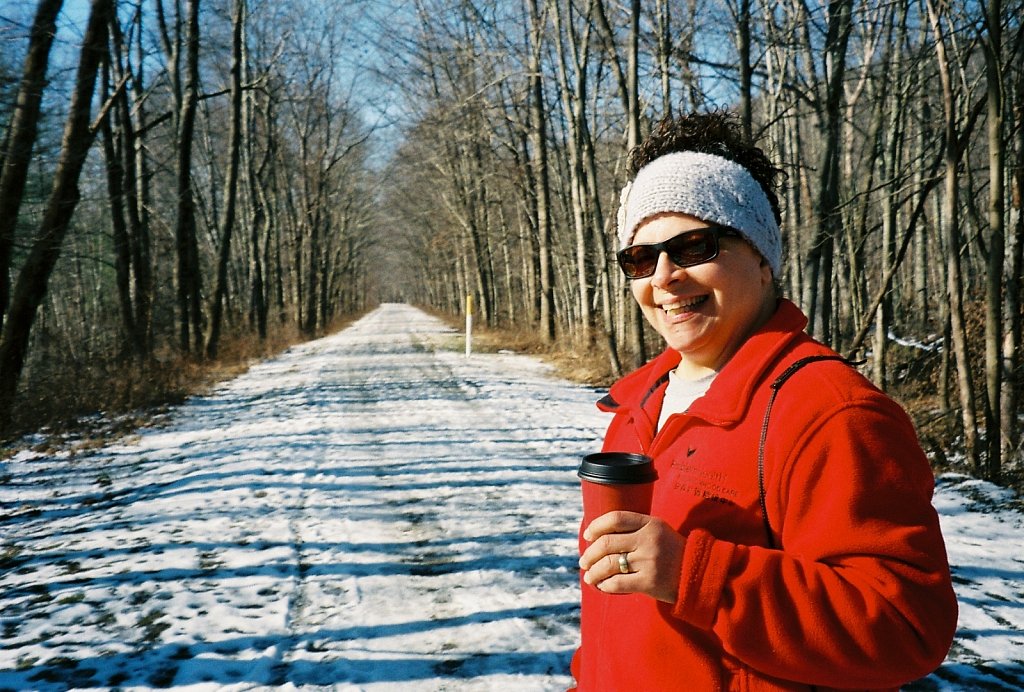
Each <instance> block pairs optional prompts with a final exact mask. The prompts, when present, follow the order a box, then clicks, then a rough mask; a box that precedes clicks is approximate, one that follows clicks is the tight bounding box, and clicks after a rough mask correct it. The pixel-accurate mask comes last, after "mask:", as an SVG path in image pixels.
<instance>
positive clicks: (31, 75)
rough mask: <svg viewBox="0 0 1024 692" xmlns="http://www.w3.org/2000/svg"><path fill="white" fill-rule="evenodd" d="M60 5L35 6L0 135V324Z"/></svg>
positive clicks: (58, 1)
mask: <svg viewBox="0 0 1024 692" xmlns="http://www.w3.org/2000/svg"><path fill="white" fill-rule="evenodd" d="M63 5H64V2H63V0H40V3H39V6H38V7H37V8H36V16H35V21H33V22H32V31H31V33H30V34H29V47H28V55H27V56H26V58H25V67H24V70H23V72H22V77H21V84H20V86H19V88H18V96H17V101H16V103H15V106H14V116H13V117H12V119H11V124H10V126H9V127H8V129H7V132H6V133H5V137H4V155H3V159H2V163H3V166H2V168H0V326H2V325H3V323H4V316H5V315H6V312H7V307H8V304H9V302H10V280H11V279H10V273H11V248H12V246H13V244H14V229H15V227H16V226H17V223H18V210H19V209H20V208H21V202H22V199H23V197H24V194H25V183H26V181H27V180H28V168H29V164H30V163H31V161H32V148H33V147H34V146H35V142H36V135H37V132H38V128H39V111H40V108H41V106H42V102H43V92H44V91H45V89H44V87H45V86H46V68H47V66H48V65H49V62H50V48H51V47H52V46H53V38H54V36H55V35H56V33H57V31H56V25H57V15H58V14H59V13H60V10H61V7H62V6H63Z"/></svg>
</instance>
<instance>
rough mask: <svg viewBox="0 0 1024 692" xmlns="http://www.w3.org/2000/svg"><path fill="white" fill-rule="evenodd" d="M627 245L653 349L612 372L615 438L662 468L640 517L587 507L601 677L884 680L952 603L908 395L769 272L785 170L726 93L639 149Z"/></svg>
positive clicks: (703, 684) (587, 686)
mask: <svg viewBox="0 0 1024 692" xmlns="http://www.w3.org/2000/svg"><path fill="white" fill-rule="evenodd" d="M630 164H631V168H632V171H633V172H635V180H634V181H633V182H632V184H631V185H627V187H626V189H625V190H623V195H622V205H621V209H620V212H619V229H618V231H619V240H620V243H621V246H622V248H623V249H622V250H621V251H620V252H619V255H618V260H619V264H620V266H621V268H622V270H623V271H624V272H625V274H626V276H627V278H628V279H629V280H630V287H631V290H632V293H633V297H634V298H635V299H636V301H637V303H638V304H639V305H640V308H641V310H642V312H643V314H644V316H645V317H646V319H647V320H648V321H649V322H650V323H651V325H652V326H653V327H654V328H655V329H656V330H657V331H658V333H659V334H660V335H661V336H662V337H663V338H664V340H665V342H666V345H667V348H666V349H665V351H664V352H663V353H662V354H661V355H660V356H658V357H657V358H655V359H654V360H652V361H651V362H649V363H648V364H646V365H645V366H643V367H641V368H640V369H639V370H637V371H636V372H633V373H631V374H629V375H627V376H626V377H624V378H623V379H622V380H620V381H619V382H617V383H616V384H615V385H613V386H612V388H611V390H610V392H609V394H608V396H607V397H605V398H604V399H603V400H602V401H601V402H600V403H599V406H600V407H601V408H602V409H603V410H605V411H608V412H610V413H613V414H614V417H613V418H612V420H611V423H610V425H609V428H608V432H607V434H606V437H605V441H604V449H605V450H606V451H613V450H614V451H632V452H643V453H646V454H648V455H650V456H652V457H653V458H654V461H655V467H656V470H657V473H658V480H657V482H656V485H655V491H654V499H653V502H652V508H651V513H650V515H645V514H636V513H632V512H609V513H608V514H605V515H603V516H601V517H598V518H596V519H595V520H594V521H593V522H592V523H590V525H589V526H582V527H581V534H580V550H581V557H580V567H581V589H582V612H581V633H582V644H581V646H580V648H579V650H578V651H577V652H576V655H575V657H574V658H573V675H574V677H575V678H576V682H577V685H578V689H579V690H581V691H582V692H591V691H593V690H614V691H626V690H636V691H639V692H652V691H655V690H718V689H730V690H732V689H736V690H806V689H816V690H822V689H829V688H839V689H892V688H897V687H898V686H899V685H901V684H903V683H906V682H909V681H911V680H914V679H917V678H920V677H922V676H924V675H926V674H928V673H929V672H931V671H932V670H934V669H935V668H936V667H937V666H938V665H939V664H940V663H941V662H942V660H943V658H944V657H945V655H946V652H947V651H948V649H949V646H950V644H951V642H952V637H953V633H954V631H955V628H956V619H957V607H956V599H955V596H954V594H953V590H952V585H951V580H950V573H949V566H948V563H947V559H946V552H945V546H944V543H943V540H942V535H941V533H940V530H939V523H938V518H937V516H936V513H935V511H934V509H933V508H932V505H931V495H932V490H933V480H934V479H933V475H932V472H931V469H930V467H929V465H928V461H927V459H926V458H925V456H924V453H923V452H922V450H921V447H920V444H919V443H918V441H917V437H916V434H915V432H914V429H913V427H912V424H911V422H910V419H909V418H908V416H907V415H906V413H905V412H904V411H903V410H902V409H901V408H900V407H899V406H898V405H897V404H896V403H895V402H893V401H892V400H891V399H889V398H888V397H886V396H885V395H884V394H883V393H882V392H880V391H879V390H878V389H877V388H875V387H874V386H872V385H871V383H870V382H868V381H867V380H866V379H865V378H863V377H862V376H861V375H860V374H858V373H857V372H856V371H855V370H854V369H853V368H852V367H850V366H849V365H848V364H847V363H845V362H843V360H842V359H841V358H840V357H839V356H838V355H837V354H836V353H835V352H833V351H832V350H830V349H829V348H827V347H826V346H824V345H822V344H820V343H818V342H817V341H815V340H814V339H812V338H811V337H809V336H808V335H807V334H806V333H805V332H804V328H805V326H806V323H807V320H806V318H805V317H804V315H803V314H802V313H801V312H800V310H799V309H798V308H797V307H796V305H794V304H793V303H792V302H790V301H788V300H785V299H782V298H780V296H779V293H778V289H777V285H778V284H777V277H778V276H779V273H780V269H781V256H782V253H781V246H782V244H781V237H780V233H779V225H778V224H779V220H780V213H779V206H778V199H777V196H776V193H775V184H776V183H775V181H776V178H777V176H778V174H779V172H780V171H779V170H778V169H777V168H775V167H774V166H773V165H772V164H771V162H770V161H769V160H768V158H767V157H766V156H765V154H764V153H763V152H762V151H761V150H760V149H758V148H756V147H755V146H753V145H752V144H750V143H748V142H747V141H745V140H744V138H743V137H742V135H741V134H740V129H739V127H738V126H737V123H736V121H735V119H734V118H733V117H732V116H730V115H727V114H725V113H710V114H699V115H691V116H687V117H683V118H679V119H674V120H673V119H667V120H665V121H663V122H662V123H661V124H660V125H659V126H658V127H657V128H656V130H655V131H654V132H653V133H652V134H651V136H650V137H649V138H648V139H647V140H646V141H645V142H644V143H643V144H641V146H640V147H638V148H637V150H636V151H634V152H633V153H632V156H631V161H630Z"/></svg>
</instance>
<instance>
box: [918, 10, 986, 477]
mask: <svg viewBox="0 0 1024 692" xmlns="http://www.w3.org/2000/svg"><path fill="white" fill-rule="evenodd" d="M933 2H934V0H927V6H928V15H929V20H930V22H931V25H932V32H933V33H934V35H935V52H936V59H937V62H938V68H939V76H940V79H941V82H942V99H943V107H944V110H945V129H946V144H945V148H946V150H945V164H946V166H945V175H944V178H943V179H944V182H945V185H944V188H945V189H944V198H943V207H942V219H941V226H942V229H943V235H944V236H945V238H946V282H947V284H946V297H947V299H948V305H949V320H950V321H949V326H950V341H951V342H952V350H953V354H954V355H955V357H956V373H957V384H958V386H959V393H960V409H961V410H960V415H961V422H962V424H963V435H964V449H965V452H966V454H967V458H968V460H969V461H970V463H971V465H972V466H973V467H974V469H975V470H976V471H978V472H983V471H984V469H982V468H981V457H980V455H979V449H978V426H977V416H976V413H975V402H974V388H973V382H972V376H971V367H970V365H971V363H970V353H969V351H968V342H967V327H966V323H965V319H964V306H963V291H964V285H963V277H962V274H961V267H960V252H961V245H962V243H961V239H960V229H959V226H958V222H957V217H958V208H957V206H958V204H957V201H958V188H957V163H958V159H959V157H958V156H957V152H956V142H957V132H956V100H955V96H954V94H953V84H952V77H951V75H950V69H949V61H948V58H947V56H946V44H945V41H946V39H945V36H944V35H943V32H942V26H941V18H940V17H939V15H938V13H937V11H936V9H935V7H934V4H933Z"/></svg>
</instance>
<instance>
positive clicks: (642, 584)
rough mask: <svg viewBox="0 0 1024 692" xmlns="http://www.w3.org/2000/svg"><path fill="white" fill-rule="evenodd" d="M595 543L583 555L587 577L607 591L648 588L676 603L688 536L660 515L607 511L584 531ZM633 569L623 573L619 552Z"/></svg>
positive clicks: (646, 591)
mask: <svg viewBox="0 0 1024 692" xmlns="http://www.w3.org/2000/svg"><path fill="white" fill-rule="evenodd" d="M583 538H584V540H586V541H589V542H590V546H589V547H588V548H587V549H586V550H585V551H583V555H582V556H580V569H582V570H584V575H583V581H585V582H586V583H587V584H592V585H593V586H596V587H597V588H599V589H600V590H601V591H604V592H605V593H643V594H647V595H648V596H650V597H652V598H656V599H658V600H659V601H665V602H666V603H675V601H676V596H677V594H678V592H679V571H680V569H681V568H682V563H683V548H684V547H685V545H686V539H685V538H684V537H683V536H682V535H681V534H679V533H678V532H676V531H675V530H674V529H673V528H672V527H671V526H669V525H668V524H666V523H665V522H664V521H663V520H661V519H659V518H658V517H652V516H648V515H646V514H637V513H636V512H608V513H607V514H603V515H601V516H600V517H598V518H597V519H595V520H594V521H592V522H590V526H588V527H587V528H586V530H585V531H584V532H583ZM623 553H625V554H626V561H625V562H626V563H628V569H629V572H628V573H626V574H623V572H622V566H623V563H621V562H620V559H619V558H620V556H621V555H622V554H623Z"/></svg>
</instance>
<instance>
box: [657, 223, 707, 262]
mask: <svg viewBox="0 0 1024 692" xmlns="http://www.w3.org/2000/svg"><path fill="white" fill-rule="evenodd" d="M665 251H666V252H668V256H669V257H671V258H672V261H673V262H675V263H676V264H677V265H679V266H680V267H692V266H693V265H695V264H700V263H702V262H707V261H708V260H711V259H714V258H715V256H716V255H717V254H718V243H717V242H715V233H714V231H713V230H711V229H710V228H702V229H699V230H696V231H689V232H688V233H680V234H679V235H677V236H675V237H674V238H670V239H669V240H667V241H666V242H665Z"/></svg>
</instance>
